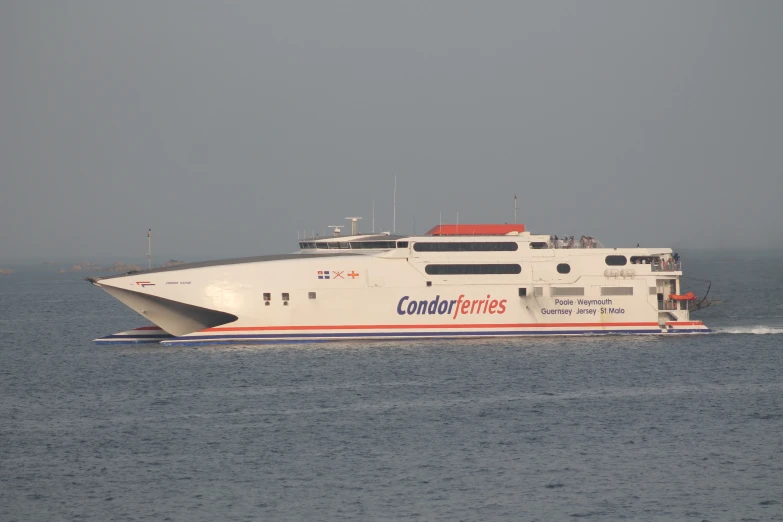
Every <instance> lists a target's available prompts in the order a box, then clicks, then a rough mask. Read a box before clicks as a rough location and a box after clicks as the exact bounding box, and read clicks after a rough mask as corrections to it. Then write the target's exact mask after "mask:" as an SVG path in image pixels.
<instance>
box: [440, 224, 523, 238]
mask: <svg viewBox="0 0 783 522" xmlns="http://www.w3.org/2000/svg"><path fill="white" fill-rule="evenodd" d="M524 231H525V225H523V224H521V223H517V224H513V225H509V224H507V223H506V224H500V225H470V224H467V225H436V226H434V227H432V228H431V229H430V230H429V231H427V234H428V235H430V236H505V235H506V234H508V233H509V232H524Z"/></svg>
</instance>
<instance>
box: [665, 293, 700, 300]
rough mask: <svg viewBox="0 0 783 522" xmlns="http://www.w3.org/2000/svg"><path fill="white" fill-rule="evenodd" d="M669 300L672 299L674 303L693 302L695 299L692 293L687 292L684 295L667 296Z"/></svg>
mask: <svg viewBox="0 0 783 522" xmlns="http://www.w3.org/2000/svg"><path fill="white" fill-rule="evenodd" d="M669 299H674V300H675V301H695V300H696V299H697V297H696V294H694V293H693V292H688V293H687V294H685V295H678V294H669Z"/></svg>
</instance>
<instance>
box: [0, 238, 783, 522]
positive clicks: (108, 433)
mask: <svg viewBox="0 0 783 522" xmlns="http://www.w3.org/2000/svg"><path fill="white" fill-rule="evenodd" d="M683 257H684V268H685V271H686V274H688V275H690V276H693V277H699V278H703V279H711V280H712V281H713V287H712V291H711V293H710V297H713V298H716V299H723V300H725V302H723V303H722V304H720V305H719V306H716V307H714V308H711V309H708V310H704V311H702V312H701V313H699V314H698V315H695V316H694V318H699V319H702V320H704V321H705V323H707V324H708V325H709V326H710V327H712V328H713V329H714V330H715V332H716V333H715V334H714V335H707V336H704V335H686V336H651V337H635V336H607V337H578V338H531V337H525V338H519V339H502V340H497V339H494V340H478V341H476V340H474V341H448V342H446V341H415V342H411V341H405V342H388V341H386V342H370V343H368V342H351V343H329V344H309V345H308V344H302V345H290V344H289V345H284V346H236V347H198V348H193V347H187V348H160V347H155V346H127V347H111V346H95V345H93V344H92V342H91V340H92V339H93V338H96V337H99V336H101V335H105V334H109V333H113V332H117V331H121V330H126V329H129V328H133V327H136V326H141V325H143V324H145V322H144V320H143V319H141V318H140V317H138V316H137V315H136V314H135V313H134V312H132V311H130V310H129V309H127V308H125V307H124V305H122V304H121V303H119V302H117V301H115V300H114V299H113V298H111V297H110V296H109V295H107V294H106V293H105V292H102V291H100V290H99V289H98V288H95V287H93V286H91V285H89V284H88V283H86V282H84V281H82V280H81V276H79V275H78V274H56V273H54V271H53V270H50V269H47V268H45V267H37V268H30V267H16V271H15V273H14V274H12V275H11V276H0V277H2V278H0V520H3V521H14V520H183V521H201V520H203V521H217V520H220V521H233V520H396V519H405V520H569V519H573V518H580V519H581V518H586V519H590V520H622V519H633V520H710V521H717V520H783V380H782V379H781V370H782V369H783V346H781V345H782V342H783V336H781V335H778V334H781V333H783V304H781V303H782V302H783V301H781V295H783V275H781V274H783V271H782V270H781V267H782V266H783V263H781V261H780V259H781V258H780V255H779V254H774V253H763V252H756V253H734V254H732V253H729V254H726V253H725V252H721V253H717V252H714V253H710V252H694V253H690V254H687V255H684V256H683ZM689 284H690V285H695V284H696V282H694V281H691V282H688V280H685V281H684V283H683V290H684V291H687V290H691V289H693V290H696V291H697V293H699V290H700V289H701V287H698V286H688V285H689ZM702 293H703V292H702Z"/></svg>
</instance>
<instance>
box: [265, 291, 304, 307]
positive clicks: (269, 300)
mask: <svg viewBox="0 0 783 522" xmlns="http://www.w3.org/2000/svg"><path fill="white" fill-rule="evenodd" d="M280 298H281V300H282V301H283V304H284V305H286V306H288V302H289V301H290V300H291V294H289V293H288V292H283V293H281V294H280ZM307 298H308V299H315V292H308V293H307ZM270 304H272V294H271V293H270V292H264V305H266V306H269V305H270Z"/></svg>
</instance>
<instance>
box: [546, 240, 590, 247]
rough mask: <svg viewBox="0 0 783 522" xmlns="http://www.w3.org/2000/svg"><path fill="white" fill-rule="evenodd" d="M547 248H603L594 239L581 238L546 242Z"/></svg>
mask: <svg viewBox="0 0 783 522" xmlns="http://www.w3.org/2000/svg"><path fill="white" fill-rule="evenodd" d="M548 244H549V248H603V247H604V246H603V245H602V244H601V242H600V241H598V240H597V239H594V238H581V239H571V238H566V239H557V240H555V239H550V240H549V241H548Z"/></svg>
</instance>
